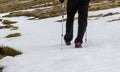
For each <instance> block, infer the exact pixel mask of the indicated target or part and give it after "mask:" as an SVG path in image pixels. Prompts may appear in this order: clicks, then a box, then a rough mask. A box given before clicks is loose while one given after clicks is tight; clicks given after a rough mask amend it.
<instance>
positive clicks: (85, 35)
mask: <svg viewBox="0 0 120 72" xmlns="http://www.w3.org/2000/svg"><path fill="white" fill-rule="evenodd" d="M87 41H88V40H87V29H86V32H85V43H86V45H87Z"/></svg>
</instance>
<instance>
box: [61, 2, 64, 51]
mask: <svg viewBox="0 0 120 72" xmlns="http://www.w3.org/2000/svg"><path fill="white" fill-rule="evenodd" d="M63 21H64V3H62V34H61V49H63V46H62V44H63Z"/></svg>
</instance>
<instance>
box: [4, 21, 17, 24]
mask: <svg viewBox="0 0 120 72" xmlns="http://www.w3.org/2000/svg"><path fill="white" fill-rule="evenodd" d="M2 23H3V24H14V23H17V22H15V21H9V20H3V21H2Z"/></svg>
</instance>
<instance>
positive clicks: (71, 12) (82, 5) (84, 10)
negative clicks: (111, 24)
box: [64, 0, 90, 43]
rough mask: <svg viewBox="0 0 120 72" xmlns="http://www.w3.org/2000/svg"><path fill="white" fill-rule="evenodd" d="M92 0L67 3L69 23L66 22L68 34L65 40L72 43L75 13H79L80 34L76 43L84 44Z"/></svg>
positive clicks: (70, 0) (77, 0) (73, 0)
mask: <svg viewBox="0 0 120 72" xmlns="http://www.w3.org/2000/svg"><path fill="white" fill-rule="evenodd" d="M89 1H90V0H68V2H67V21H66V34H65V36H64V39H65V41H66V42H70V41H71V40H72V39H73V23H74V16H75V13H76V12H77V11H78V15H79V16H78V33H77V38H76V39H75V43H76V42H81V43H82V42H83V41H82V39H83V36H84V33H85V31H86V27H87V17H88V7H89Z"/></svg>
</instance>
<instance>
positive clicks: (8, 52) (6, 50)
mask: <svg viewBox="0 0 120 72" xmlns="http://www.w3.org/2000/svg"><path fill="white" fill-rule="evenodd" d="M0 49H2V53H1V55H2V56H3V57H4V56H16V55H20V54H22V53H21V52H20V51H18V50H15V49H14V48H12V47H8V46H1V47H0Z"/></svg>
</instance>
